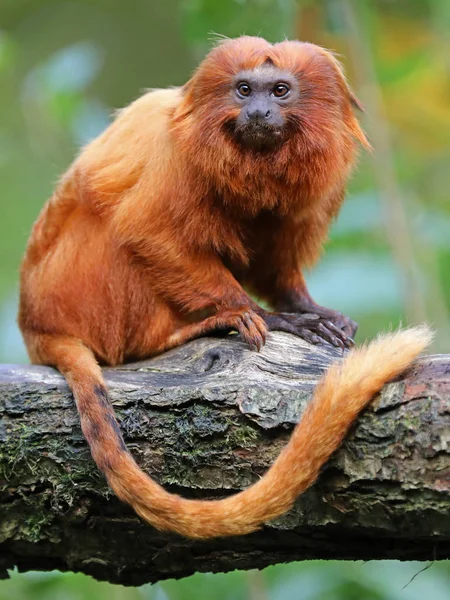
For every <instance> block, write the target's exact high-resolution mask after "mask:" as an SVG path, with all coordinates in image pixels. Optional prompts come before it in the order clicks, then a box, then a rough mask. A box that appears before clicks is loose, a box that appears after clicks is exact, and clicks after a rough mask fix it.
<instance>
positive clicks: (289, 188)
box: [19, 37, 429, 537]
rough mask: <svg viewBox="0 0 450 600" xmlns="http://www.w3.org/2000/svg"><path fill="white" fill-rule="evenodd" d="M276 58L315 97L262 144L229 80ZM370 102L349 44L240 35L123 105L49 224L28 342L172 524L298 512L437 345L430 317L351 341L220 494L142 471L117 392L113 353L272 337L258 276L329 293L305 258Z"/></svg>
mask: <svg viewBox="0 0 450 600" xmlns="http://www.w3.org/2000/svg"><path fill="white" fill-rule="evenodd" d="M267 60H269V61H270V63H271V64H272V65H274V66H275V68H278V69H284V70H285V71H289V73H291V74H292V75H293V76H294V77H295V78H297V80H298V82H299V86H300V90H301V102H299V106H298V107H295V109H289V111H287V110H286V111H285V112H286V115H285V116H286V119H287V121H288V122H289V123H290V126H291V128H292V134H291V135H290V136H289V137H288V138H287V139H286V140H285V141H284V143H283V144H282V145H281V146H280V147H278V148H276V149H274V150H271V151H269V152H260V153H258V152H253V151H251V150H249V149H244V148H241V147H239V146H238V145H237V144H236V141H235V140H234V139H233V138H232V137H230V135H229V134H228V133H227V130H226V127H225V125H226V123H227V121H228V120H229V119H230V118H233V115H235V112H236V108H235V107H234V106H233V104H232V103H230V95H229V87H230V81H231V80H232V78H233V77H234V76H235V75H236V73H237V72H239V71H240V70H242V69H253V68H257V67H260V66H261V65H262V64H264V63H265V62H266V61H267ZM357 104H358V103H357V100H356V99H355V97H354V96H353V95H352V93H351V92H350V90H349V88H348V86H347V83H346V81H345V78H344V76H343V74H342V71H341V68H340V66H339V64H338V63H337V61H336V60H335V58H334V57H333V56H332V55H331V54H330V53H328V52H327V51H325V50H323V49H321V48H318V47H317V46H314V45H312V44H306V43H300V42H282V43H280V44H275V45H271V44H269V43H268V42H266V41H265V40H262V39H260V38H250V37H243V38H238V39H236V40H228V41H225V42H223V43H222V44H220V45H219V46H218V47H216V48H215V49H213V50H212V51H211V52H210V54H209V55H208V56H207V58H206V59H205V60H204V61H203V63H202V64H201V65H200V66H199V68H198V70H197V71H196V73H195V74H194V76H193V77H192V79H191V80H190V81H189V82H188V83H187V84H186V85H185V86H184V87H183V88H180V89H169V90H156V91H152V92H149V93H147V94H145V95H144V96H143V97H141V98H140V99H138V100H137V101H136V102H134V103H133V104H131V105H130V106H129V107H127V108H125V109H124V110H122V111H121V112H120V113H119V114H118V116H117V118H116V120H115V121H114V122H113V123H112V124H111V126H110V127H109V128H108V129H107V130H106V131H105V132H104V133H103V134H102V135H101V136H99V137H98V138H97V139H96V140H94V141H93V142H92V143H91V144H89V146H87V147H86V148H85V149H84V150H83V152H82V153H81V154H80V156H79V157H78V158H77V159H76V160H75V162H74V163H73V165H72V166H71V167H70V168H69V170H68V172H67V173H66V174H65V175H64V177H63V178H62V180H61V182H60V184H59V186H58V187H57V189H56V190H55V193H54V195H53V196H52V198H50V200H49V201H48V203H47V204H46V206H45V207H44V209H43V211H42V213H41V215H40V217H39V219H38V221H37V222H36V224H35V226H34V228H33V231H32V235H31V238H30V241H29V244H28V248H27V252H26V256H25V258H24V261H23V265H22V273H21V302H20V313H19V323H20V327H21V329H22V332H23V335H24V339H25V341H26V344H27V347H28V351H29V354H30V357H31V359H32V361H34V362H36V363H44V364H49V365H54V366H56V367H57V368H58V369H59V370H60V371H61V373H63V374H64V376H65V377H66V379H67V381H68V383H69V385H70V387H71V389H72V391H73V393H74V397H75V400H76V404H77V408H78V411H79V413H80V418H81V424H82V429H83V433H84V435H85V437H86V439H87V441H88V442H89V445H90V448H91V451H92V455H93V457H94V460H95V461H96V463H97V465H98V467H99V468H100V469H101V470H102V471H103V473H104V474H105V475H106V477H107V479H108V482H109V484H110V486H111V487H112V489H113V490H114V491H115V492H116V494H117V495H118V496H119V497H120V498H121V499H122V500H124V501H126V502H129V503H130V504H131V505H132V506H133V507H134V509H135V510H136V512H138V513H139V514H140V515H141V516H143V518H145V519H146V520H147V521H149V522H150V523H152V524H153V525H154V526H156V527H159V528H161V529H170V530H173V531H178V532H179V533H183V534H185V535H188V536H192V537H211V536H219V535H232V534H239V533H246V532H248V531H252V530H253V529H255V528H256V527H258V525H259V524H260V523H262V522H263V521H265V520H267V519H270V518H273V517H275V516H277V515H279V514H281V513H282V512H284V511H285V510H287V509H288V508H289V506H290V505H291V504H292V502H293V501H294V499H295V497H296V496H297V495H298V494H299V493H301V492H302V491H303V490H304V489H305V488H306V487H307V486H308V485H310V484H311V483H312V482H313V481H314V479H315V477H316V476H317V473H318V471H319V469H320V466H321V465H322V464H323V463H324V462H325V461H326V460H327V458H328V457H329V456H330V454H331V453H332V452H333V451H334V450H335V449H336V447H337V446H338V445H339V443H340V441H341V439H342V437H343V436H344V434H345V432H346V431H347V429H348V427H349V426H350V425H351V423H352V422H353V420H354V419H355V417H356V415H357V414H358V412H359V411H360V410H361V409H362V408H363V407H364V406H365V405H366V404H367V402H368V401H369V400H370V398H371V397H372V396H373V394H374V393H376V392H377V391H378V390H379V389H380V388H381V386H382V385H383V383H385V382H386V381H387V380H388V379H390V378H391V377H393V376H395V375H397V374H398V373H399V372H401V371H402V370H403V369H404V368H405V367H406V366H407V365H408V364H409V363H410V362H411V360H413V359H414V357H415V356H416V355H417V354H418V353H419V352H420V351H421V350H422V348H423V347H425V345H426V343H427V340H428V337H429V336H428V333H427V331H426V330H425V329H422V330H419V329H418V330H411V331H406V332H403V333H399V334H397V335H394V336H391V337H389V338H386V339H384V340H381V341H379V342H376V343H375V344H374V345H371V346H369V347H368V348H367V349H363V350H357V351H354V352H352V353H350V355H349V356H348V357H347V358H346V359H345V360H344V362H343V364H342V365H340V366H338V367H333V368H332V369H331V370H330V371H329V372H328V374H327V375H326V377H325V379H324V381H323V382H322V384H321V385H320V386H319V387H318V389H317V391H316V394H315V399H314V401H313V402H312V404H311V405H310V407H309V408H308V410H307V412H306V414H305V416H304V418H303V420H302V422H301V423H300V424H299V425H298V427H297V428H296V430H295V431H294V434H293V436H292V439H291V441H290V443H289V444H288V446H287V447H286V449H285V450H284V451H283V452H282V454H281V455H280V457H279V458H278V459H277V461H276V462H275V464H274V465H273V467H272V468H271V469H270V470H269V471H268V473H267V474H266V475H265V477H263V479H262V480H261V481H259V482H258V483H257V484H255V485H254V486H252V487H251V488H249V489H248V490H246V491H245V492H242V493H240V494H237V495H236V496H233V497H231V498H227V499H226V500H221V501H214V502H200V501H189V500H184V499H182V498H179V497H178V496H174V495H171V494H168V493H167V492H165V491H164V490H163V489H162V488H161V487H160V486H158V485H157V484H156V483H155V482H153V481H152V480H151V479H150V478H149V477H147V476H146V475H145V474H144V473H142V471H140V469H139V468H138V466H137V465H136V463H135V462H134V460H133V458H132V457H131V455H130V454H129V453H128V451H127V449H126V447H125V444H124V442H123V439H122V436H121V434H120V431H119V427H118V424H117V421H116V419H115V417H114V413H113V411H112V408H111V407H110V405H109V402H108V400H107V392H106V389H105V386H104V382H103V379H102V375H101V371H100V368H99V366H98V363H99V362H100V363H103V364H110V365H116V364H120V363H122V362H124V361H129V360H137V359H142V358H146V357H149V356H152V355H154V354H157V353H159V352H163V351H164V350H167V349H168V348H171V347H174V346H176V345H179V344H182V343H183V342H185V341H187V340H189V339H192V338H194V337H198V336H200V335H202V334H204V333H208V332H211V331H215V330H217V329H230V328H231V329H236V330H238V331H239V332H240V334H241V336H242V337H243V338H244V339H245V340H246V341H247V342H248V344H249V345H250V346H251V347H252V348H258V349H259V348H260V347H261V346H262V345H263V344H264V341H265V336H266V331H267V328H268V326H270V323H272V322H273V319H277V318H278V316H277V314H276V313H268V312H267V311H264V310H263V309H261V308H260V307H259V306H258V305H257V304H256V303H255V302H254V301H253V300H252V299H251V298H250V297H249V296H248V294H247V292H245V291H244V289H243V287H242V284H245V285H246V286H248V287H249V288H251V289H253V290H254V291H255V292H256V293H257V294H258V295H259V296H261V297H264V298H266V299H267V300H268V301H269V302H270V303H271V304H272V305H273V306H274V307H275V308H278V309H281V308H282V307H283V308H285V309H287V310H290V309H292V308H293V307H294V309H295V307H296V306H297V309H298V311H299V312H301V306H300V305H301V303H302V302H303V305H302V306H305V304H304V303H305V302H306V304H307V305H308V307H311V306H313V301H312V300H311V298H310V297H309V294H308V292H307V289H306V285H305V282H304V279H303V275H302V268H303V267H304V266H305V265H311V264H313V263H314V262H315V261H316V260H317V258H318V255H319V253H320V249H321V245H322V243H323V240H324V238H325V237H326V234H327V230H328V227H329V224H330V221H331V220H332V218H333V217H334V216H335V215H336V213H337V211H338V209H339V207H340V205H341V203H342V201H343V197H344V190H345V184H346V181H347V178H348V176H349V174H350V171H351V168H352V166H353V163H354V159H355V154H356V145H357V143H362V144H363V145H368V144H367V140H366V139H365V137H364V134H363V132H362V130H361V128H360V126H359V124H358V121H357V119H356V117H355V115H354V114H353V107H354V106H356V105H357ZM314 306H315V307H316V305H314ZM316 308H317V309H318V310H319V309H321V307H316ZM321 310H322V309H321ZM323 310H326V309H323Z"/></svg>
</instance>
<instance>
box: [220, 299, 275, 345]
mask: <svg viewBox="0 0 450 600" xmlns="http://www.w3.org/2000/svg"><path fill="white" fill-rule="evenodd" d="M216 327H217V328H221V329H223V328H225V329H234V330H235V331H237V332H238V333H239V335H240V336H241V338H242V339H243V340H244V342H246V343H247V344H248V345H249V347H250V349H251V350H256V351H258V352H259V351H260V350H261V348H262V347H263V346H264V344H265V343H266V336H267V326H266V324H265V322H264V320H263V319H262V318H261V317H259V316H258V315H257V314H256V312H254V311H253V310H251V309H248V308H246V309H242V310H229V311H224V312H222V313H221V314H219V315H217V317H216Z"/></svg>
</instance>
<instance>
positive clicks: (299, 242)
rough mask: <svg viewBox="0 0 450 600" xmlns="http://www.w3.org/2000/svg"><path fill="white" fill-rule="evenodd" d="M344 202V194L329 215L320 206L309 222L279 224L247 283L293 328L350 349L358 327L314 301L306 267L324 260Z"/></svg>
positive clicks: (263, 239) (260, 248)
mask: <svg viewBox="0 0 450 600" xmlns="http://www.w3.org/2000/svg"><path fill="white" fill-rule="evenodd" d="M340 198H341V195H339V196H337V198H336V201H335V204H334V205H331V208H330V205H328V206H327V209H328V210H326V211H325V210H323V212H322V213H320V211H319V209H320V207H318V210H317V211H316V212H314V213H312V214H311V215H310V216H309V217H305V218H303V219H301V220H298V221H295V220H294V219H291V218H285V219H280V220H279V221H278V222H276V223H275V225H274V226H273V228H272V230H271V231H270V235H266V236H264V235H263V236H260V238H259V240H258V241H257V242H256V243H255V248H256V252H255V257H254V260H253V262H252V263H251V265H250V269H249V271H248V275H247V280H246V284H247V285H248V286H249V288H250V289H251V290H252V291H253V292H254V293H255V294H256V295H257V296H259V297H261V298H264V299H265V300H266V301H267V302H269V304H270V305H271V306H272V307H273V308H274V310H275V311H276V312H277V313H280V314H281V316H282V318H283V319H284V320H285V321H288V322H289V323H290V325H291V327H293V328H294V329H295V328H306V329H310V330H311V331H312V332H315V333H317V334H318V335H319V336H321V337H322V338H325V339H326V340H327V341H330V342H331V343H333V344H334V345H342V343H344V345H351V344H352V340H351V337H352V336H353V335H354V333H355V332H356V329H357V324H356V323H355V322H354V321H353V320H352V319H350V318H349V317H347V316H345V315H343V314H341V313H340V312H338V311H336V310H333V309H330V308H326V307H323V306H320V305H318V304H317V303H316V302H314V300H313V299H312V298H311V295H310V294H309V292H308V288H307V285H306V281H305V278H304V276H303V268H304V267H305V266H311V265H313V264H314V263H315V262H316V261H317V259H318V257H319V255H320V251H321V248H322V244H323V241H324V239H325V238H326V235H327V231H328V228H329V223H330V221H331V218H332V217H333V216H334V214H335V212H336V211H337V204H338V201H339V200H340ZM263 229H264V224H263ZM292 313H294V314H292ZM306 313H307V315H306ZM300 315H302V316H300ZM288 330H289V329H288ZM293 332H294V331H293ZM299 335H302V333H299ZM348 338H350V339H348ZM308 339H309V338H308ZM309 341H316V342H317V340H311V339H310V340H309Z"/></svg>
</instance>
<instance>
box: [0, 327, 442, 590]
mask: <svg viewBox="0 0 450 600" xmlns="http://www.w3.org/2000/svg"><path fill="white" fill-rule="evenodd" d="M339 356H340V353H339V352H338V351H337V350H334V349H331V348H329V347H322V348H318V347H311V346H308V345H307V344H306V343H304V342H302V341H301V340H299V339H297V338H295V337H293V336H290V335H287V334H282V333H279V334H272V335H270V336H269V340H268V343H267V345H266V347H265V348H264V350H263V351H262V352H261V353H260V354H257V353H254V352H250V351H248V350H247V349H246V347H245V346H244V344H243V343H242V342H240V341H239V339H237V338H235V337H234V338H231V337H230V338H228V339H215V338H208V339H202V340H198V341H196V342H192V343H190V344H187V345H185V346H183V347H181V348H178V349H176V350H173V351H171V352H169V353H167V354H165V355H164V356H161V357H158V358H155V359H153V360H151V361H147V362H145V363H139V364H134V365H127V366H123V367H120V368H118V369H105V376H106V379H107V382H108V384H109V387H110V391H111V398H112V400H113V403H114V407H115V410H116V411H117V414H118V416H119V418H120V422H121V426H122V428H123V431H124V433H125V438H126V441H127V443H128V445H129V447H130V449H131V451H132V452H133V454H134V456H135V457H136V459H137V460H138V462H139V463H140V465H141V466H142V467H143V468H144V469H145V470H147V471H148V472H150V473H151V474H152V475H153V476H154V477H155V478H156V479H157V480H158V481H160V482H161V483H162V484H164V485H165V486H167V487H168V488H170V489H171V490H173V491H175V492H178V493H181V494H184V495H186V496H190V497H203V498H214V497H220V496H223V495H225V494H229V493H233V492H234V491H236V490H239V489H241V488H243V487H245V486H248V485H249V484H251V483H252V482H253V481H255V479H256V478H257V477H258V476H260V475H261V474H262V473H263V472H264V470H265V469H266V468H267V466H268V465H270V464H271V463H272V461H273V460H274V458H275V456H276V455H277V454H278V452H279V451H280V448H281V447H282V446H283V444H284V443H285V442H286V440H287V438H288V436H289V432H290V430H291V428H292V425H293V424H294V423H295V422H297V421H298V419H299V418H300V415H301V413H302V410H303V409H304V407H305V405H306V403H307V401H308V399H309V398H310V396H311V393H312V390H313V388H314V385H315V384H316V382H317V381H318V378H319V377H320V375H321V373H322V372H323V371H324V369H325V368H326V367H327V366H328V365H329V363H330V362H331V361H333V360H336V359H338V358H339ZM0 415H1V422H0V444H1V446H0V479H1V482H0V484H1V487H0V490H1V492H0V567H1V569H2V570H3V573H4V574H6V569H9V568H12V567H14V566H17V567H18V569H19V570H20V571H26V570H29V569H46V570H47V569H55V568H56V569H60V570H63V571H64V570H73V571H83V572H85V573H89V574H92V575H93V576H95V577H96V578H97V579H106V580H109V581H112V582H117V583H123V584H133V585H137V584H142V583H144V582H147V581H156V580H159V579H164V578H167V577H183V576H186V575H189V574H191V573H193V572H195V571H227V570H231V569H236V568H238V569H248V568H255V567H259V568H261V567H264V566H266V565H269V564H275V563H278V562H286V561H292V560H301V559H307V558H340V559H365V560H366V559H377V558H399V559H419V560H423V559H431V558H436V559H440V558H449V557H450V495H449V490H450V456H449V453H450V358H449V357H448V356H431V357H426V358H424V359H422V360H421V361H420V362H418V363H417V365H416V366H415V367H414V368H412V369H410V371H409V372H408V373H407V374H406V375H405V376H404V377H403V378H400V379H399V380H398V381H397V382H395V383H391V384H389V385H387V386H386V387H385V388H384V390H383V392H382V394H381V395H380V397H378V398H377V399H375V401H374V403H373V404H372V406H371V407H370V408H369V409H368V410H366V411H365V412H364V414H363V415H362V416H361V418H360V419H359V421H358V423H357V425H356V426H355V427H354V428H353V430H352V432H351V433H350V435H349V436H348V439H347V440H346V442H345V444H344V445H343V447H342V448H341V449H340V450H339V451H338V452H337V453H336V455H335V457H334V458H333V459H332V460H331V462H330V463H329V465H327V467H326V468H325V469H324V473H323V474H322V476H321V477H320V479H319V481H318V482H317V484H316V485H315V486H313V488H311V489H310V490H309V491H308V492H307V493H306V494H304V495H303V496H302V497H301V498H299V500H298V501H297V503H296V506H295V508H294V509H293V510H292V511H291V512H290V513H289V514H288V515H286V516H284V517H283V518H280V519H277V520H276V521H275V522H271V523H270V524H267V525H266V526H265V527H264V528H263V529H262V530H261V531H259V532H257V533H255V534H252V535H249V536H244V537H240V538H232V539H221V540H213V541H209V542H193V541H191V540H186V539H183V538H181V537H178V536H176V535H172V534H165V533H158V532H156V531H155V530H153V529H152V528H151V527H150V526H147V525H145V524H143V523H142V522H141V521H140V520H139V519H138V517H136V516H135V515H134V513H133V512H132V511H131V509H129V508H128V507H127V506H125V505H123V504H121V503H120V502H119V501H118V500H117V499H116V498H115V497H114V496H112V494H111V493H110V492H109V491H108V489H107V487H106V485H105V483H104V481H103V479H102V477H101V476H100V475H99V473H98V471H97V469H96V467H95V465H94V463H93V461H92V459H91V458H90V454H89V451H88V448H87V445H86V443H85V441H84V439H83V437H82V434H81V431H80V428H79V423H78V417H77V414H76V411H75V408H74V404H73V400H72V397H71V395H70V393H69V391H68V388H67V386H66V384H65V382H64V380H63V378H62V377H61V376H60V375H59V374H58V373H57V372H56V371H54V370H52V369H49V368H43V367H30V366H15V365H3V366H1V367H0Z"/></svg>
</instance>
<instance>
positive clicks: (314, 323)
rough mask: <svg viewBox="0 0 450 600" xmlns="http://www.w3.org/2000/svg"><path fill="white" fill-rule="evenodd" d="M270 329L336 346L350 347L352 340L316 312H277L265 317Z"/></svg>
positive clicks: (312, 341) (317, 342) (312, 342)
mask: <svg viewBox="0 0 450 600" xmlns="http://www.w3.org/2000/svg"><path fill="white" fill-rule="evenodd" d="M267 322H268V324H269V327H270V329H271V330H277V331H287V332H289V333H292V334H294V335H297V336H298V337H301V338H303V339H304V340H306V341H307V342H310V343H311V344H320V343H324V342H327V343H329V344H331V345H332V346H335V347H336V348H342V349H344V348H350V347H352V346H353V345H354V342H353V340H352V339H351V338H350V337H349V336H348V335H347V334H346V333H345V331H343V330H342V329H339V328H338V327H336V325H335V324H334V323H333V322H331V321H329V320H328V319H323V318H321V317H320V316H319V315H316V314H312V313H311V314H309V313H308V314H302V315H299V314H297V313H279V314H273V313H272V314H271V315H270V317H269V318H268V319H267Z"/></svg>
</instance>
